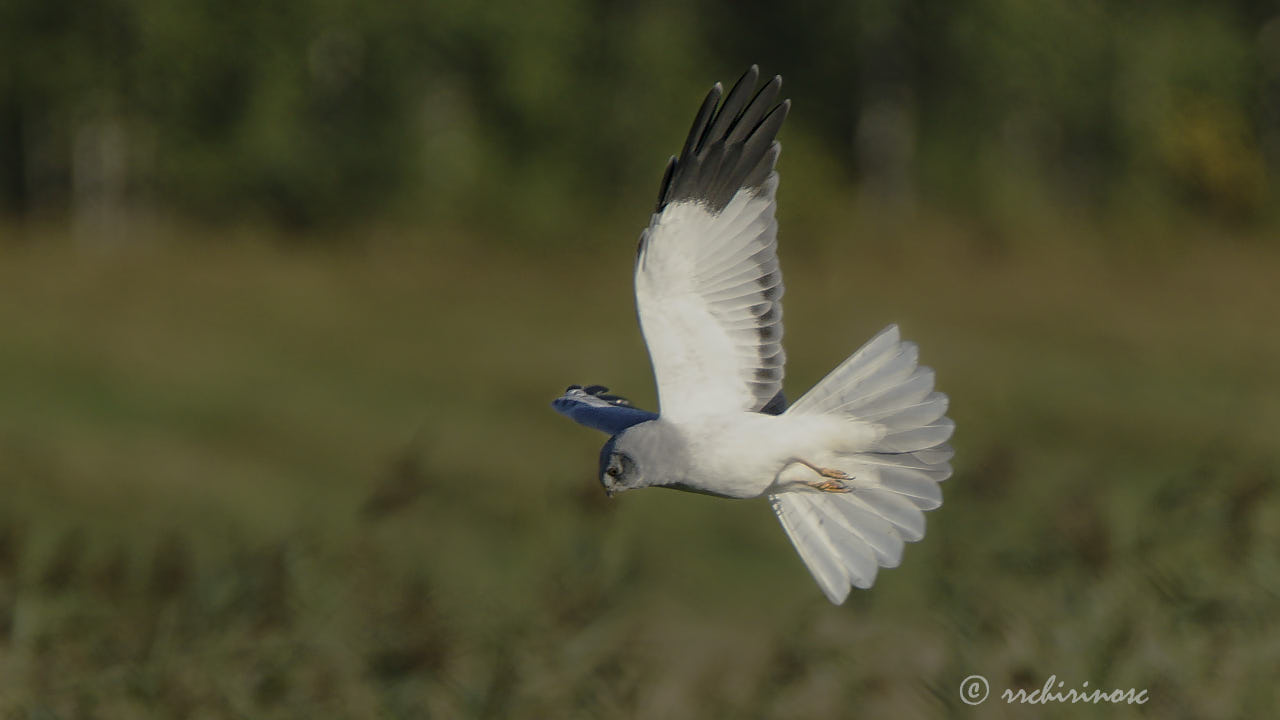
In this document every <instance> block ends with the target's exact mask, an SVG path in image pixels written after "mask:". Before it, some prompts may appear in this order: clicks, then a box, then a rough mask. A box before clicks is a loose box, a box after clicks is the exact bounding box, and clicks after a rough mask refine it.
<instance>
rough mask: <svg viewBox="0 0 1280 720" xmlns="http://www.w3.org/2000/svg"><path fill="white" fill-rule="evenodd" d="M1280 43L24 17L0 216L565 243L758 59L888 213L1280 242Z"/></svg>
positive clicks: (504, 6)
mask: <svg viewBox="0 0 1280 720" xmlns="http://www.w3.org/2000/svg"><path fill="white" fill-rule="evenodd" d="M1277 48H1280V11H1277V10H1276V9H1275V8H1274V7H1271V6H1269V4H1267V3H1258V2H1252V1H1250V0H1236V1H1235V2H1227V3H1218V4H1204V3H1193V2H1177V3H1164V4H1159V5H1148V4H1133V3H1129V2H1123V1H1121V0H1109V1H1104V0H1090V1H1086V2H1083V3H1081V2H1067V1H1066V0H1048V1H1047V2H1039V3H1030V4H1028V3H1020V2H1013V1H1012V0H956V2H950V3H934V2H926V1H924V0H908V1H907V2H890V1H889V0H867V2H861V3H844V2H836V1H835V0H801V1H800V2H797V3H790V4H777V3H764V2H760V1H759V0H747V1H745V2H735V3H725V2H715V1H713V0H698V1H696V2H692V3H677V2H674V0H659V1H658V2H654V3H646V4H637V3H622V2H617V0H545V1H544V2H540V3H538V5H537V7H536V8H531V7H529V6H528V4H527V3H516V2H514V1H513V0H492V1H491V2H485V3H472V2H464V1H462V0H457V1H451V0H443V1H441V2H429V3H393V2H376V3H370V2H357V0H282V2H275V3H268V4H261V3H246V2H242V1H241V0H231V1H230V2H212V1H211V0H185V1H183V2H178V3H167V2H159V1H158V0H83V1H81V2H74V3H73V2H69V0H9V2H6V3H4V4H3V5H2V6H0V213H3V214H6V215H9V216H27V215H42V214H43V215H52V216H55V217H56V216H60V215H70V216H72V217H74V218H76V219H77V221H84V222H87V223H89V224H92V225H95V226H110V225H112V224H113V223H115V224H118V223H120V222H121V217H122V213H123V212H124V211H125V210H126V209H129V208H133V209H139V208H141V209H148V208H149V209H158V210H160V211H162V212H165V213H173V214H178V215H182V216H189V217H193V218H197V219H203V220H212V221H219V222H220V221H226V220H237V221H239V220H250V221H254V220H266V221H271V222H275V223H279V224H283V225H288V226H311V225H315V224H328V223H333V222H343V221H360V220H366V219H371V218H380V217H387V216H390V217H400V218H402V219H407V220H410V221H414V222H425V223H428V224H429V223H431V222H434V221H436V220H441V219H447V220H451V221H459V220H461V221H466V222H475V223H485V222H493V223H495V224H496V226H498V227H504V228H505V227H510V226H511V225H512V224H513V223H518V224H519V225H520V226H521V227H530V228H534V229H538V230H540V231H542V232H544V233H552V232H554V229H555V228H556V226H557V222H558V221H557V218H558V217H560V215H561V211H560V210H558V209H557V208H558V207H562V206H563V205H564V204H565V203H566V198H572V199H573V202H574V203H575V206H576V207H579V208H581V207H588V208H596V209H597V211H598V212H601V213H606V212H607V209H608V208H609V207H610V204H611V202H612V201H613V199H614V198H615V197H617V196H618V195H619V194H626V193H632V192H637V191H638V190H639V189H641V188H645V187H647V186H648V185H651V184H653V182H654V181H653V178H654V177H656V174H657V173H658V172H659V171H660V168H661V162H660V160H661V157H662V154H663V153H664V152H672V151H675V150H676V149H678V148H677V147H676V146H675V143H674V141H673V140H672V138H678V137H679V136H680V134H681V132H682V130H683V128H684V125H685V123H687V122H688V117H686V116H687V115H688V112H689V111H688V107H689V106H690V105H691V103H692V102H693V101H694V100H696V98H697V97H698V96H699V95H700V93H701V92H704V91H705V87H706V84H707V83H708V82H709V81H710V80H712V79H715V78H720V79H723V80H725V81H731V80H732V75H733V74H734V73H736V72H740V71H741V69H742V68H743V67H745V66H746V65H747V64H749V63H751V62H759V63H760V64H761V65H762V66H763V69H764V70H765V71H766V72H770V73H772V72H778V73H782V74H784V75H785V76H786V77H787V81H788V88H789V91H788V92H789V94H790V95H791V96H793V97H797V98H798V99H800V98H803V99H804V101H805V104H804V105H803V108H804V112H803V113H797V115H796V118H795V119H794V120H793V121H792V123H791V124H790V126H789V129H788V131H787V133H788V137H791V138H798V139H800V140H801V142H803V143H805V144H807V145H808V146H809V147H813V148H822V155H823V156H824V158H823V161H824V162H827V163H829V164H830V166H831V167H834V168H837V169H838V170H840V171H842V172H843V175H844V178H845V180H847V181H848V184H853V183H856V184H858V185H859V186H861V188H863V189H864V190H866V191H870V192H871V194H872V195H873V196H874V197H876V198H881V199H888V200H898V201H906V202H916V201H921V202H929V203H944V204H949V205H951V206H952V207H957V208H963V209H964V211H966V212H977V213H985V212H997V213H998V212H1001V211H1002V210H1001V209H1002V208H1009V207H1024V206H1036V205H1037V204H1046V203H1048V204H1059V205H1062V204H1066V205H1068V206H1071V207H1082V208H1091V209H1093V210H1095V211H1100V212H1117V211H1119V212H1123V211H1126V209H1128V208H1132V207H1134V206H1135V205H1140V206H1146V207H1151V208H1155V209H1156V211H1157V212H1173V211H1174V208H1177V212H1183V213H1185V212H1190V213H1195V214H1199V215H1203V216H1206V217H1210V218H1216V219H1219V220H1223V219H1225V220H1228V221H1232V222H1241V221H1243V222H1277V221H1280V218H1278V217H1277V213H1276V212H1275V211H1274V207H1275V205H1276V202H1275V201H1276V197H1277V187H1276V185H1277V184H1276V182H1275V179H1274V178H1275V177H1276V174H1277V172H1278V171H1280V129H1277V128H1280V50H1278V49H1277ZM789 157H791V160H790V161H789V163H794V162H796V157H797V156H795V155H790V156H789ZM809 157H814V154H813V153H810V155H809ZM792 167H794V166H792ZM848 184H846V186H845V187H846V188H847V186H848ZM843 191H844V188H837V189H835V190H832V192H843Z"/></svg>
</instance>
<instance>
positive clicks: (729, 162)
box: [657, 65, 791, 212]
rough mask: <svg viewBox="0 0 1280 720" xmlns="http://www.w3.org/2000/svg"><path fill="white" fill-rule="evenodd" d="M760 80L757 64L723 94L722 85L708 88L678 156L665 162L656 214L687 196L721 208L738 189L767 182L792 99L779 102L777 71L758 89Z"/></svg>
mask: <svg viewBox="0 0 1280 720" xmlns="http://www.w3.org/2000/svg"><path fill="white" fill-rule="evenodd" d="M759 79H760V67H759V66H758V65H752V66H751V67H750V68H748V69H747V71H746V72H745V73H743V74H742V77H740V78H739V79H738V81H737V82H736V83H734V85H733V87H732V88H730V90H729V93H728V94H727V95H725V93H724V88H723V86H722V85H721V84H720V83H716V84H715V85H714V86H712V88H711V91H710V92H708V93H707V96H706V99H704V100H703V102H702V106H701V107H700V108H699V109H698V113H697V115H695V116H694V120H693V125H692V127H690V129H689V135H688V137H687V138H685V142H684V147H683V148H682V149H681V151H680V155H679V156H677V157H676V158H675V159H674V162H669V163H668V165H667V171H666V173H665V174H664V175H663V178H662V184H661V186H660V187H659V190H658V203H657V211H658V212H661V211H662V209H663V208H664V207H666V206H667V205H668V204H670V203H673V202H682V201H686V200H692V201H695V202H699V203H703V204H705V205H706V206H707V207H708V208H709V209H710V210H711V211H712V212H720V211H721V210H723V209H724V208H725V206H726V205H728V204H729V202H730V201H731V200H732V199H733V197H734V195H736V194H737V193H738V191H739V190H741V189H743V188H752V189H759V188H760V187H762V186H763V184H764V183H765V182H766V181H767V180H768V178H769V175H770V174H771V173H772V172H773V166H774V163H775V162H776V160H777V155H778V154H777V151H776V149H775V140H776V138H777V135H778V131H779V130H780V129H781V127H782V121H783V120H784V119H785V118H786V116H787V112H788V111H789V110H790V107H791V101H790V100H783V101H782V102H781V103H777V97H778V93H779V92H780V90H781V87H782V77H781V76H780V75H775V76H773V78H772V79H771V80H770V81H769V82H767V83H765V84H764V86H763V87H761V88H760V89H759V91H756V85H757V84H758V83H759ZM722 97H723V98H724V100H723V102H721V98H722ZM717 105H718V106H719V107H718V108H717Z"/></svg>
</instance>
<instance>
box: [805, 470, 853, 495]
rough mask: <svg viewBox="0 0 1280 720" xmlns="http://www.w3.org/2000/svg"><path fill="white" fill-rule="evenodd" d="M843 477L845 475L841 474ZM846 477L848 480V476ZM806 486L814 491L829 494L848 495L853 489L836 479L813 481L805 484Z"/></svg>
mask: <svg viewBox="0 0 1280 720" xmlns="http://www.w3.org/2000/svg"><path fill="white" fill-rule="evenodd" d="M841 475H844V473H841ZM845 477H846V478H848V476H845ZM848 479H850V480H852V478H848ZM805 485H808V486H809V487H811V488H813V489H814V490H820V491H822V492H829V493H847V492H849V491H851V490H852V489H853V488H851V487H849V486H848V485H845V484H844V481H843V480H840V479H834V478H833V479H831V480H813V481H810V482H807V483H805Z"/></svg>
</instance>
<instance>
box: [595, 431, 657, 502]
mask: <svg viewBox="0 0 1280 720" xmlns="http://www.w3.org/2000/svg"><path fill="white" fill-rule="evenodd" d="M627 432H628V431H626V430H624V431H623V432H620V433H618V434H617V435H614V436H613V437H611V438H609V441H608V442H606V443H605V444H604V447H603V448H601V449H600V485H601V486H603V487H604V491H605V492H606V493H608V494H609V497H613V496H614V495H616V494H618V493H620V492H623V491H624V490H634V489H635V488H640V487H644V486H645V485H646V484H647V483H646V482H645V478H644V474H643V473H642V472H641V471H640V465H639V464H638V463H637V462H636V459H635V455H634V453H633V452H628V449H629V448H628V446H630V445H631V443H629V442H627V440H628V439H629V438H624V437H623V436H624V435H626V434H627ZM620 440H621V441H622V442H619V441H620Z"/></svg>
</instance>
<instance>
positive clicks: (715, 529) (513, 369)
mask: <svg viewBox="0 0 1280 720" xmlns="http://www.w3.org/2000/svg"><path fill="white" fill-rule="evenodd" d="M785 221H786V219H785V218H784V222H785ZM836 227H841V228H842V229H840V230H836V229H834V228H836ZM784 228H786V229H784V238H783V247H782V259H783V265H784V271H785V274H786V279H787V284H788V288H789V289H788V293H787V297H786V319H787V344H788V350H789V356H790V358H791V363H790V366H789V376H788V383H787V387H788V390H789V393H790V394H791V395H792V396H793V397H795V396H798V395H799V394H800V393H801V392H803V391H804V390H805V389H807V388H808V387H809V386H810V385H811V384H813V383H814V382H815V381H816V380H817V379H819V378H820V377H821V376H822V374H823V373H824V372H825V371H826V370H828V369H829V368H830V367H832V366H833V365H834V364H835V363H837V362H838V361H839V360H840V359H842V358H843V357H844V356H845V355H846V354H847V353H849V352H850V351H852V350H854V349H855V348H856V347H857V346H858V345H860V344H861V343H862V342H863V341H864V340H865V339H867V338H868V337H870V336H871V335H872V334H873V333H874V332H875V331H877V330H878V329H880V327H882V326H883V325H885V324H887V323H888V322H891V321H894V322H898V323H899V324H900V325H901V326H902V328H903V331H904V334H905V335H906V337H908V338H910V339H913V340H916V341H918V342H919V343H920V346H921V348H922V356H923V358H924V360H925V362H927V363H928V364H930V365H932V366H933V367H935V368H936V369H937V372H938V377H939V383H940V387H941V389H943V390H945V391H946V392H948V393H949V394H950V395H951V398H952V408H953V412H952V413H951V415H952V417H954V418H955V420H956V422H957V424H958V428H959V430H958V432H957V435H956V437H955V439H954V445H955V447H956V448H957V456H956V461H955V466H956V474H955V476H954V477H953V478H952V479H951V480H949V481H948V482H947V483H946V484H945V485H944V488H943V490H944V493H945V498H946V500H945V504H944V505H943V507H942V508H941V509H939V510H938V511H936V512H933V513H931V514H930V515H929V517H928V519H929V532H928V536H927V537H926V538H925V540H924V541H923V542H922V543H920V544H919V545H913V546H910V547H908V549H907V552H906V557H905V560H904V563H903V566H902V567H901V568H898V569H894V570H890V571H885V572H883V573H882V574H881V575H880V578H879V580H878V582H877V584H876V587H875V588H874V589H873V590H871V591H868V592H858V591H855V595H854V596H853V597H851V599H850V601H849V602H848V603H847V604H846V605H845V606H843V607H833V606H831V605H829V604H828V603H827V602H826V601H825V600H824V599H823V597H822V595H821V593H820V592H819V590H818V588H817V586H816V585H815V584H814V583H813V581H812V580H811V579H810V578H809V576H808V573H807V571H806V570H805V568H804V567H803V565H802V564H801V562H800V560H799V559H798V558H797V557H795V556H794V553H793V551H792V549H791V547H790V545H789V543H788V542H787V540H786V538H785V537H784V535H783V534H782V531H781V529H780V528H779V527H778V526H777V523H776V522H775V521H774V519H773V517H772V514H771V512H770V510H769V508H768V506H767V504H765V503H763V502H730V501H723V500H716V499H712V498H705V497H701V496H695V495H689V494H684V493H671V492H661V491H648V492H643V493H634V494H629V495H626V496H624V497H621V498H619V499H616V500H613V501H608V500H606V499H605V498H604V496H603V493H602V492H601V490H600V488H599V486H598V485H597V483H596V480H595V478H594V474H595V463H596V454H597V451H598V448H599V446H600V443H601V441H602V440H603V438H602V437H599V436H596V435H594V434H593V433H592V432H591V431H589V430H586V429H583V428H580V427H577V426H575V425H573V424H572V423H570V422H568V421H566V420H563V419H562V418H559V417H558V416H556V415H555V414H554V413H553V412H552V411H551V409H550V408H549V406H548V403H549V401H550V400H551V399H552V398H553V397H555V396H556V395H557V394H558V393H559V392H560V391H561V390H563V388H564V386H565V385H567V384H569V383H575V382H577V383H583V382H601V383H605V384H608V385H610V386H611V387H612V388H613V389H614V390H615V391H617V392H620V393H623V394H625V395H628V396H630V397H632V398H633V399H634V400H635V401H636V402H637V403H638V404H641V405H644V406H648V407H652V406H653V404H654V401H653V398H654V393H653V389H652V381H651V377H650V374H649V368H648V364H647V358H646V357H645V355H644V353H643V345H642V342H641V339H640V336H639V333H638V331H637V329H636V327H635V323H634V319H633V318H634V315H633V309H632V300H631V290H630V262H631V258H632V253H633V247H634V246H633V245H632V235H633V233H631V230H630V229H624V230H620V231H618V232H617V234H616V236H615V237H613V238H599V239H595V238H582V239H579V240H576V241H573V242H571V243H569V244H568V245H566V246H564V247H560V248H556V249H545V248H538V247H528V246H521V247H516V246H505V245H501V244H494V243H489V244H484V243H471V242H464V241H463V240H462V239H461V238H458V237H455V236H453V235H446V236H438V237H431V236H428V237H425V238H418V239H416V240H415V241H414V242H408V241H405V240H404V239H403V238H401V239H396V238H383V239H373V240H370V241H368V242H366V243H365V244H363V245H362V246H361V247H359V248H358V249H342V250H338V249H322V250H299V249H296V248H294V249H290V248H287V247H280V246H270V245H266V244H262V243H255V242H250V241H240V240H237V241H232V242H193V243H180V242H178V241H176V240H173V241H166V240H165V239H164V238H161V239H160V240H159V241H154V242H146V243H141V244H140V245H138V246H136V247H130V248H124V249H122V250H118V251H111V252H98V251H92V250H74V249H73V248H71V247H70V244H69V243H68V242H65V241H63V240H61V239H59V238H57V237H51V238H48V239H42V238H37V239H30V238H29V239H28V240H27V241H26V242H23V243H17V242H10V243H0V490H2V491H3V500H0V718H5V719H6V720H8V719H10V718H13V719H18V718H23V719H28V718H29V719H32V720H34V719H36V718H119V717H183V718H223V717H228V718H231V717H236V718H293V717H306V718H374V717H388V718H401V717H404V718H415V717H444V718H448V717H477V718H589V717H634V718H663V719H664V720H682V719H684V718H706V717H734V718H737V717H742V718H834V717H903V718H906V717H959V718H979V717H982V718H986V717H1008V718H1030V717H1063V718H1065V717H1078V716H1081V715H1089V716H1098V717H1158V718H1237V717H1263V716H1266V715H1268V714H1270V713H1273V712H1274V710H1275V708H1276V707H1277V706H1280V689H1278V688H1277V685H1276V682H1275V680H1276V677H1275V668H1277V667H1280V492H1278V490H1277V487H1276V485H1277V478H1278V477H1280V440H1278V439H1277V432H1278V431H1280V330H1278V329H1277V318H1276V314H1277V311H1280V282H1277V278H1280V251H1278V250H1277V249H1276V248H1275V247H1274V243H1271V245H1272V247H1271V248H1268V247H1266V244H1265V243H1263V242H1262V241H1261V240H1259V239H1257V238H1254V239H1248V238H1246V239H1232V238H1230V237H1229V236H1227V235H1226V234H1215V233H1212V232H1208V231H1198V230H1194V229H1183V230H1181V231H1179V232H1180V234H1179V236H1177V237H1173V238H1160V239H1159V241H1158V242H1157V241H1154V240H1150V241H1145V242H1144V241H1141V240H1139V239H1135V238H1136V237H1139V236H1138V235H1132V236H1131V235H1129V234H1127V233H1126V232H1125V231H1124V230H1123V229H1121V228H1115V227H1111V228H1103V229H1097V228H1087V227H1084V226H1079V227H1075V226H1071V225H1066V226H1062V225H1059V226H1055V227H1052V228H1050V227H1048V226H1047V225H1046V227H1042V228H1030V229H1027V232H1028V234H1030V233H1036V237H1035V238H1034V241H1033V240H1031V239H1027V240H1025V241H1021V242H1012V243H1011V242H1001V241H999V237H993V236H992V234H991V233H984V232H982V231H980V230H978V229H973V228H969V229H964V228H962V227H961V226H958V225H957V224H955V223H949V222H942V221H937V222H935V221H933V220H930V219H929V218H927V217H915V218H908V219H903V218H898V219H893V218H890V219H886V220H882V221H880V222H877V223H872V222H871V221H869V220H867V219H866V218H865V217H864V216H861V215H858V214H851V215H850V217H848V218H844V219H842V218H838V217H832V218H831V219H830V225H829V226H823V227H822V228H820V230H821V234H823V235H825V236H827V237H828V238H829V239H831V240H833V242H831V243H829V244H820V243H818V242H816V241H808V240H805V239H804V238H806V237H807V236H809V235H815V234H817V233H818V230H819V229H816V228H804V227H803V226H798V225H797V224H792V225H784ZM971 674H982V675H984V676H985V677H986V678H988V679H989V681H990V687H991V691H992V692H991V697H990V698H989V699H988V700H987V701H986V702H985V703H984V704H983V705H981V706H979V707H970V706H967V705H965V704H964V703H962V702H961V700H960V695H959V684H960V682H961V680H962V679H963V678H965V677H966V676H968V675H971ZM1051 675H1056V676H1057V678H1058V679H1059V680H1062V681H1065V683H1066V687H1067V688H1079V687H1081V686H1082V684H1083V683H1084V682H1086V681H1087V682H1088V683H1089V686H1088V687H1089V688H1097V687H1101V688H1107V689H1110V688H1122V689H1127V688H1131V687H1132V688H1138V689H1147V690H1148V692H1149V697H1150V701H1149V702H1148V703H1147V704H1145V705H1141V706H1136V705H1134V706H1130V705H1120V706H1110V705H1104V706H1097V707H1088V708H1082V707H1081V706H1078V705H1077V706H1070V705H1061V704H1057V705H1055V704H1049V705H1042V706H1038V707H1027V706H1021V705H1016V704H1015V705H1007V704H1006V703H1004V702H1003V701H1001V700H999V698H998V696H999V694H1000V692H1001V691H1002V690H1003V689H1005V688H1026V689H1028V690H1030V689H1034V688H1038V687H1041V686H1042V685H1043V684H1044V682H1045V681H1046V680H1048V679H1049V677H1050V676H1051Z"/></svg>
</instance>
